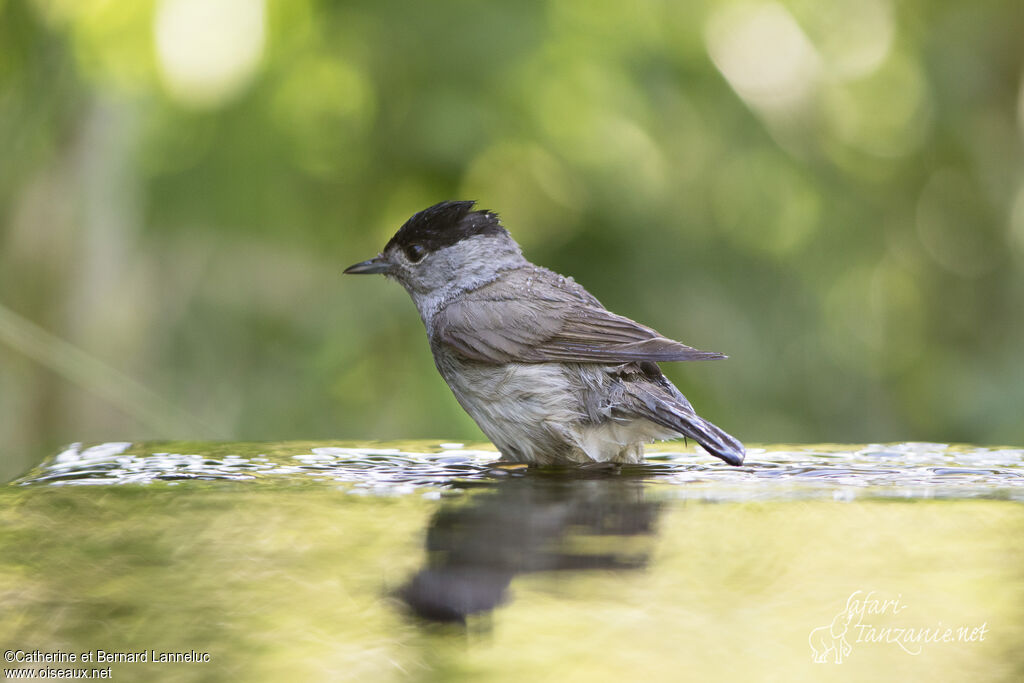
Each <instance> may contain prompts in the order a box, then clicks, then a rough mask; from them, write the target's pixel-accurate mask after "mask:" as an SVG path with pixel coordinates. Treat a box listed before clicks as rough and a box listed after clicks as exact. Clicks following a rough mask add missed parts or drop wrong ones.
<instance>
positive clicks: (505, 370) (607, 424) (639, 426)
mask: <svg viewBox="0 0 1024 683" xmlns="http://www.w3.org/2000/svg"><path fill="white" fill-rule="evenodd" d="M437 360H438V362H437V366H438V370H440V372H441V375H442V376H443V377H444V379H445V381H447V382H448V386H449V387H451V389H452V392H453V393H454V394H455V398H456V399H458V401H459V404H460V405H462V407H463V408H464V409H465V410H466V412H467V413H469V415H470V416H471V417H472V418H473V419H474V420H475V421H476V423H477V425H479V426H480V429H481V430H482V431H483V432H484V434H486V435H487V437H488V438H489V439H490V440H491V441H492V442H494V445H495V446H497V447H498V450H500V451H501V453H502V455H503V457H504V459H506V460H511V461H515V462H529V463H536V464H541V465H545V464H555V463H586V462H624V463H632V462H640V461H641V460H642V459H643V444H644V443H645V442H650V441H653V440H655V439H658V438H661V439H664V438H671V437H672V436H674V434H673V433H671V432H668V431H666V430H665V429H664V428H662V427H659V426H657V425H655V424H653V423H651V422H649V421H647V420H645V419H642V418H638V419H632V420H622V419H618V420H613V419H612V418H611V417H606V418H604V419H598V420H595V419H594V418H593V415H592V413H593V410H592V409H590V410H588V407H587V406H586V405H585V400H586V396H584V393H585V392H584V391H583V390H582V387H581V382H580V381H579V378H578V377H573V376H572V374H571V371H567V366H565V365H562V364H559V363H510V364H507V365H488V364H483V363H475V362H465V361H462V360H460V359H457V358H454V357H450V356H449V357H448V358H438V359H437ZM596 369H597V368H595V370H596Z"/></svg>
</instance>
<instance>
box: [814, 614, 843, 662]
mask: <svg viewBox="0 0 1024 683" xmlns="http://www.w3.org/2000/svg"><path fill="white" fill-rule="evenodd" d="M853 616H854V613H853V612H851V611H850V610H848V609H847V610H843V611H842V612H840V613H839V614H837V615H836V616H835V618H834V619H833V620H832V623H831V624H829V625H828V626H819V627H818V628H816V629H814V630H813V631H811V633H810V635H809V636H807V642H808V643H809V644H810V646H811V656H812V657H813V659H814V661H815V662H816V663H818V664H824V663H825V662H828V660H829V655H831V656H832V661H833V662H835V663H836V664H842V663H843V657H849V656H850V652H851V651H852V650H853V647H852V646H851V645H850V641H848V640H847V639H846V632H847V631H848V630H849V628H850V622H851V621H852V620H853Z"/></svg>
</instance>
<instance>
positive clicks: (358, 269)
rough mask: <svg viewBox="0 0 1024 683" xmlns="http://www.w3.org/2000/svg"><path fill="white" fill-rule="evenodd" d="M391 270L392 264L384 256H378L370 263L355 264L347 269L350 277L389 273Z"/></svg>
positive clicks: (346, 271)
mask: <svg viewBox="0 0 1024 683" xmlns="http://www.w3.org/2000/svg"><path fill="white" fill-rule="evenodd" d="M390 270H391V264H390V263H388V261H387V260H386V259H385V258H384V256H383V255H381V254H377V255H376V256H374V257H373V258H372V259H370V260H369V261H362V262H360V263H354V264H352V265H351V266H349V267H348V268H346V269H345V273H346V274H348V275H368V274H370V273H387V272H389V271H390Z"/></svg>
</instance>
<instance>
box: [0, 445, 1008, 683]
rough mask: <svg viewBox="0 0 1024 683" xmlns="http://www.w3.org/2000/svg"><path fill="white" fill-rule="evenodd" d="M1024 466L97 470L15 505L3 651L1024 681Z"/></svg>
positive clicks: (273, 451)
mask: <svg viewBox="0 0 1024 683" xmlns="http://www.w3.org/2000/svg"><path fill="white" fill-rule="evenodd" d="M1022 456H1024V451H1021V450H1017V449H988V448H974V447H962V446H957V447H950V446H945V445H941V444H879V445H870V446H841V445H827V446H771V447H768V448H762V449H751V451H750V454H749V457H748V463H747V465H745V466H744V467H742V468H730V467H728V466H726V465H723V464H720V463H718V461H716V460H714V459H712V458H710V457H707V456H704V455H698V454H696V453H695V452H694V451H693V449H692V448H691V449H687V448H684V447H683V446H682V445H681V444H674V443H670V444H665V445H662V446H660V447H656V448H654V449H653V451H652V452H651V454H650V463H649V464H647V465H643V466H633V467H624V468H621V469H618V470H604V469H595V470H590V469H572V470H554V471H537V470H529V469H526V468H519V467H503V466H500V465H498V464H497V463H496V462H495V458H496V454H495V453H494V452H493V451H491V450H487V449H485V448H482V447H464V446H463V445H461V444H436V443H424V442H396V443H389V444H362V445H358V444H341V443H322V442H318V443H312V442H310V443H302V442H290V443H280V444H234V443H232V444H220V443H214V444H211V443H199V442H168V443H147V444H127V443H123V444H100V445H94V446H91V447H89V446H83V445H75V446H72V447H70V448H68V449H67V450H66V451H64V452H63V453H61V454H58V455H56V456H54V457H53V458H51V459H50V460H48V461H47V462H45V463H43V464H42V465H41V466H39V467H38V468H36V469H35V470H33V471H32V472H30V473H29V474H28V475H26V476H25V477H23V478H22V479H19V480H17V481H15V482H12V483H11V484H10V485H7V486H4V487H0V650H3V653H4V654H6V653H7V652H8V651H10V652H11V653H12V654H11V655H10V656H11V657H19V658H21V659H25V658H26V657H29V658H31V657H32V656H36V657H38V656H40V655H38V654H34V653H37V652H38V653H75V654H76V656H80V654H81V653H82V652H89V653H93V654H92V656H93V657H94V658H95V657H96V654H95V653H96V652H97V651H100V650H102V651H104V652H105V653H111V652H117V653H138V652H145V653H146V658H147V659H148V660H152V659H153V658H154V657H160V656H165V657H166V656H171V657H174V656H178V655H176V654H175V653H192V652H195V653H197V656H198V658H200V659H207V657H206V655H208V661H200V662H176V663H154V662H153V661H146V662H120V663H95V662H94V663H86V664H83V663H81V662H75V663H67V662H65V663H60V664H58V663H49V664H46V663H37V662H31V663H23V664H20V665H19V664H17V663H13V664H12V663H5V664H3V665H2V666H4V667H6V668H16V667H18V666H23V667H35V668H37V669H40V670H45V667H47V666H49V667H51V668H78V669H83V668H84V669H91V668H97V669H105V668H106V667H108V666H109V667H111V669H110V673H111V675H112V678H113V679H115V680H246V681H250V680H256V681H261V680H267V681H270V680H343V679H353V680H405V679H414V680H466V681H471V680H479V679H481V678H486V679H490V680H508V681H523V680H558V681H563V680H570V681H571V680H581V681H582V680H635V679H636V678H637V677H638V676H643V677H644V678H646V679H649V680H680V679H698V680H723V679H739V678H745V679H748V680H786V681H789V680H866V679H881V680H895V679H900V680H919V679H924V678H926V677H927V678H928V679H931V680H1019V679H1020V678H1021V676H1022V675H1024V654H1022V653H1021V650H1020V647H1019V643H1020V642H1021V639H1022V637H1024V552H1022V550H1021V542H1020V539H1021V537H1022V532H1024V507H1022V506H1021V503H1020V502H1021V501H1022V500H1024V458H1022ZM18 653H21V654H18ZM161 653H171V654H170V655H166V654H164V655H162V654H161ZM189 656H192V655H191V654H190V655H189ZM816 656H817V657H819V658H824V659H825V660H827V661H826V662H825V663H816V662H815V661H814V659H815V657H816ZM836 659H839V660H840V661H838V662H837V661H836Z"/></svg>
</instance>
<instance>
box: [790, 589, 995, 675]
mask: <svg viewBox="0 0 1024 683" xmlns="http://www.w3.org/2000/svg"><path fill="white" fill-rule="evenodd" d="M988 633H989V629H988V622H987V621H986V622H983V623H981V624H971V625H967V624H959V625H952V626H951V625H947V624H943V623H942V622H941V621H938V622H933V623H928V624H922V620H921V618H914V615H913V611H912V610H911V608H910V606H909V605H908V604H907V603H906V602H904V600H903V595H902V594H897V595H896V596H895V597H893V596H891V595H889V596H887V595H884V594H882V593H878V592H876V591H867V592H865V591H862V590H857V591H854V592H853V593H851V594H850V597H849V598H847V599H846V606H845V607H843V609H841V610H840V611H839V612H838V613H837V614H836V615H835V617H834V618H833V619H832V621H831V623H828V624H825V625H824V626H819V627H818V628H816V629H814V630H812V631H811V633H810V635H809V636H808V638H807V641H808V644H809V645H810V646H811V658H812V659H813V660H814V661H815V662H817V663H820V664H824V663H835V664H841V663H842V662H843V660H844V659H845V658H847V657H849V656H850V655H851V654H852V653H853V649H854V646H855V645H856V646H858V647H859V646H861V645H862V644H870V645H872V646H876V645H885V646H890V647H899V648H900V649H901V650H903V651H904V652H906V653H907V654H908V655H919V654H921V653H922V652H923V651H924V650H925V648H927V647H931V646H935V645H942V644H944V643H980V642H983V641H984V640H985V636H986V635H988Z"/></svg>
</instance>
